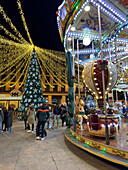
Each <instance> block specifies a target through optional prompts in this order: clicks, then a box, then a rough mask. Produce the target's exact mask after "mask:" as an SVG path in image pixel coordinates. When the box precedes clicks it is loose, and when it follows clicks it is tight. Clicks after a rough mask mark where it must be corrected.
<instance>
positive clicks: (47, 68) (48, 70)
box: [41, 59, 65, 87]
mask: <svg viewBox="0 0 128 170" xmlns="http://www.w3.org/2000/svg"><path fill="white" fill-rule="evenodd" d="M41 61H42V65H43V66H44V67H45V70H46V71H47V72H48V73H49V75H50V76H51V78H52V79H53V80H54V81H55V82H56V84H58V86H60V87H64V86H62V85H61V84H60V83H58V82H57V81H56V80H55V79H54V77H56V78H57V76H56V75H55V74H54V77H53V75H52V73H51V71H50V68H49V67H47V66H46V64H45V63H44V62H43V60H42V59H41ZM57 79H58V78H57ZM58 80H59V81H60V79H58ZM60 82H61V81H60ZM61 83H62V82H61ZM62 84H63V85H65V84H64V83H62Z"/></svg>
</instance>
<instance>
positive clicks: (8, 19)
mask: <svg viewBox="0 0 128 170" xmlns="http://www.w3.org/2000/svg"><path fill="white" fill-rule="evenodd" d="M0 13H1V14H2V15H3V19H4V20H5V21H6V22H7V23H8V24H9V26H10V28H11V29H12V30H13V31H14V33H15V34H16V35H17V36H18V37H19V38H20V39H21V40H23V42H24V43H28V42H27V41H26V40H25V39H24V38H23V36H22V35H21V33H20V32H19V31H18V30H17V28H16V27H15V26H14V25H13V23H12V21H11V19H10V18H9V17H8V16H7V14H6V13H5V11H4V9H3V7H2V6H1V5H0Z"/></svg>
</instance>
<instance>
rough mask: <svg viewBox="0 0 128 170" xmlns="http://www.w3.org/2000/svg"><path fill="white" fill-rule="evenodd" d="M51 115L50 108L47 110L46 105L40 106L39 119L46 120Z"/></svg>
mask: <svg viewBox="0 0 128 170" xmlns="http://www.w3.org/2000/svg"><path fill="white" fill-rule="evenodd" d="M49 116H50V115H49V110H47V109H46V108H45V107H41V108H39V109H38V111H37V114H36V117H37V119H38V121H46V120H47V119H48V118H49Z"/></svg>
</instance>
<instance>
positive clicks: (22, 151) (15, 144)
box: [0, 121, 120, 170]
mask: <svg viewBox="0 0 128 170" xmlns="http://www.w3.org/2000/svg"><path fill="white" fill-rule="evenodd" d="M65 128H66V127H60V128H59V129H55V130H54V131H53V130H52V131H47V132H48V136H47V137H46V139H45V140H44V141H37V140H35V137H36V136H35V134H32V133H27V132H26V131H25V130H24V122H23V121H15V122H13V132H11V133H8V134H7V133H3V134H0V170H22V169H23V170H85V169H87V170H96V169H101V170H107V169H111V170H116V169H118V168H116V167H114V165H109V163H108V162H104V161H103V160H100V159H98V158H96V157H94V156H92V155H90V154H88V153H86V152H84V151H82V150H80V149H78V148H77V147H75V146H73V145H72V144H70V143H69V142H68V141H66V140H65V139H64V130H65ZM119 169H120V168H119Z"/></svg>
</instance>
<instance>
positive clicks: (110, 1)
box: [58, 0, 128, 60]
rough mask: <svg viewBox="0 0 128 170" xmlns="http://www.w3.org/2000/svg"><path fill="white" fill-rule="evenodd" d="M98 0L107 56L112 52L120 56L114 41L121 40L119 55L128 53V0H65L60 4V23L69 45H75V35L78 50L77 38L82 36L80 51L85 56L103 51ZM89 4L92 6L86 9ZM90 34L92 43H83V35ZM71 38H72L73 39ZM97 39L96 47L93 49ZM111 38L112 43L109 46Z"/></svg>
mask: <svg viewBox="0 0 128 170" xmlns="http://www.w3.org/2000/svg"><path fill="white" fill-rule="evenodd" d="M98 4H99V5H100V11H101V31H102V43H103V54H104V56H105V58H106V59H107V58H108V57H109V54H110V53H111V56H112V57H113V58H114V57H115V56H116V54H115V50H114V45H113V42H116V44H117V56H118V58H121V59H123V57H124V59H125V58H127V57H128V45H127V44H128V0H99V1H97V0H87V1H86V0H64V1H63V3H62V4H61V6H60V7H59V8H58V27H59V32H60V36H61V40H62V41H63V42H64V45H65V49H66V50H68V49H70V48H72V41H71V38H72V37H73V38H74V43H75V52H74V53H75V54H76V53H77V50H76V48H77V39H79V54H80V57H81V58H80V59H81V60H87V59H91V55H90V54H92V53H94V54H95V56H96V55H97V54H98V52H99V46H100V45H99V40H100V36H99V23H98ZM87 5H89V6H90V10H89V11H87V10H85V7H86V6H87ZM85 37H89V38H90V40H91V43H90V44H89V45H84V44H83V39H84V38H85ZM69 38H70V40H69ZM92 42H94V49H92ZM108 42H110V47H109V48H108Z"/></svg>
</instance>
